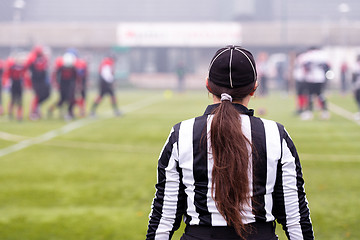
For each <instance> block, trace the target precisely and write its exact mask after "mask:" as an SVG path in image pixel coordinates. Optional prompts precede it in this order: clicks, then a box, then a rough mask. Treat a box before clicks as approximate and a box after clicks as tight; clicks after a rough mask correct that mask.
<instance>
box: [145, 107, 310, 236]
mask: <svg viewBox="0 0 360 240" xmlns="http://www.w3.org/2000/svg"><path fill="white" fill-rule="evenodd" d="M217 106H218V104H214V105H209V106H208V107H207V109H206V111H205V113H204V115H202V116H200V117H196V118H192V119H189V120H185V121H182V122H180V123H178V124H176V125H175V126H174V127H173V128H172V130H171V132H170V135H169V137H168V139H167V141H166V143H165V145H164V147H163V149H162V151H161V154H160V157H159V162H158V169H157V173H158V175H157V184H156V186H155V187H156V193H155V198H154V200H153V203H152V210H151V213H150V220H149V225H148V232H147V239H161V240H162V239H171V237H172V235H173V233H174V231H176V230H177V229H178V228H179V226H180V222H181V219H182V217H184V221H185V223H186V224H187V225H207V226H226V225H227V223H226V221H225V219H224V218H223V216H222V215H221V214H220V213H219V211H218V210H217V208H216V206H215V202H214V200H213V198H212V190H211V184H212V176H211V175H212V166H213V159H212V155H211V146H210V141H209V138H208V137H205V138H204V135H206V134H207V136H210V135H209V131H210V125H211V120H212V117H213V115H212V112H213V110H214V109H215V108H216V107H217ZM234 106H235V107H236V109H237V110H238V111H239V113H240V114H241V115H240V116H241V118H240V119H241V125H242V132H243V134H244V135H245V137H246V138H247V139H249V140H250V142H251V144H252V145H253V149H256V154H252V157H251V158H250V165H251V166H250V170H249V178H250V181H249V182H250V191H251V193H250V194H251V196H252V200H251V201H250V205H251V206H249V207H248V208H246V210H245V212H244V214H243V215H244V219H243V222H244V223H252V222H270V221H274V220H277V221H278V222H279V223H281V224H282V226H283V229H284V230H285V232H286V235H287V237H288V238H289V239H292V240H293V239H296V240H297V239H313V238H314V236H313V230H312V223H311V219H310V210H309V208H308V202H307V199H306V196H305V189H304V180H303V176H302V170H301V165H300V161H299V156H298V154H297V151H296V148H295V146H294V143H293V142H292V140H291V138H290V136H289V134H288V133H287V132H286V130H285V128H284V127H283V126H282V125H281V124H279V123H276V122H274V121H270V120H265V119H261V118H257V117H254V116H253V110H248V109H247V108H246V107H244V106H242V105H240V104H234ZM205 131H206V132H205ZM204 139H205V140H204Z"/></svg>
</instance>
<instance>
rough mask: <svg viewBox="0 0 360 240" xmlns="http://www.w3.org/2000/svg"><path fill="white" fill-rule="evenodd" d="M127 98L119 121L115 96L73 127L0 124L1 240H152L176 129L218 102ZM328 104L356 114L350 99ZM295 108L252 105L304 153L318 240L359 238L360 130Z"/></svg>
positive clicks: (274, 101) (122, 95)
mask: <svg viewBox="0 0 360 240" xmlns="http://www.w3.org/2000/svg"><path fill="white" fill-rule="evenodd" d="M4 95H5V96H4V98H7V95H6V94H4ZM92 97H93V96H90V97H89V99H92ZM118 98H119V103H120V105H121V108H122V110H123V111H124V112H125V115H124V116H123V117H121V118H116V117H112V114H111V111H110V110H111V109H110V106H109V100H108V99H104V101H103V103H102V104H101V105H100V107H99V109H98V117H97V118H95V119H85V120H76V121H73V122H72V123H69V122H65V121H64V120H62V119H59V118H57V117H55V118H53V119H43V120H41V121H34V122H32V121H29V120H27V119H25V120H24V121H23V122H17V121H9V120H8V119H7V117H6V116H3V117H0V155H2V156H1V157H0V239H1V240H15V239H16V240H50V239H51V240H60V239H65V240H85V239H86V240H89V239H95V240H101V239H104V240H105V239H106V240H111V239H114V240H115V239H116V240H138V239H144V238H145V234H146V230H147V221H148V214H149V212H150V205H151V202H152V198H153V196H154V191H155V189H154V184H155V181H156V164H157V158H158V155H159V153H160V151H161V148H162V146H163V144H164V142H165V140H166V138H167V136H168V133H169V131H170V128H171V127H172V126H173V125H174V124H175V123H177V122H179V121H181V120H184V119H186V118H191V117H194V116H197V115H200V114H202V113H203V111H204V109H205V106H206V105H207V104H209V103H210V102H211V101H210V98H209V97H208V95H207V93H206V91H189V92H186V93H183V94H176V93H174V94H170V92H165V94H164V92H163V91H155V90H153V91H145V90H131V91H130V90H129V91H120V92H118ZM26 99H29V96H27V97H26ZM5 100H6V99H5ZM53 100H54V99H53ZM329 100H330V102H331V103H333V104H336V105H337V106H340V107H341V108H343V109H345V110H347V111H350V112H355V111H356V107H355V103H354V101H353V99H352V96H351V95H349V96H346V97H342V96H339V95H336V94H332V95H329ZM47 104H48V103H46V105H47ZM294 106H295V103H294V97H292V96H290V97H284V96H281V95H278V94H273V95H271V96H269V97H267V98H261V97H255V98H254V99H253V101H252V102H251V103H250V107H252V108H255V110H259V109H261V108H265V109H266V115H265V116H264V117H265V118H268V119H272V120H276V121H278V122H281V123H283V124H284V125H285V126H286V128H287V130H288V132H289V133H290V135H291V137H292V138H293V140H294V142H295V144H296V146H297V149H298V152H299V155H300V158H301V161H302V165H303V171H304V177H305V181H306V186H305V187H306V191H307V196H308V200H309V202H310V208H311V216H312V221H313V224H314V231H315V236H316V238H317V239H323V240H329V239H334V240H335V239H336V240H339V239H360V228H359V227H358V226H359V223H358V221H359V219H360V210H359V207H360V201H359V196H360V174H359V172H360V147H359V145H360V125H359V124H357V123H355V122H353V121H350V120H348V119H346V118H344V117H343V116H340V115H337V114H335V113H332V116H331V119H330V120H328V121H324V120H320V119H318V118H315V119H314V120H312V121H301V120H300V119H299V118H298V116H296V115H295V114H294ZM45 108H46V106H44V109H43V110H44V111H45ZM44 134H45V135H44ZM183 227H184V226H182V227H181V229H180V230H179V231H178V232H177V233H176V234H175V236H174V238H173V239H179V238H180V236H181V231H182V229H183ZM278 227H279V229H277V232H278V233H279V237H280V239H286V238H285V237H284V234H283V233H282V231H281V229H280V226H278Z"/></svg>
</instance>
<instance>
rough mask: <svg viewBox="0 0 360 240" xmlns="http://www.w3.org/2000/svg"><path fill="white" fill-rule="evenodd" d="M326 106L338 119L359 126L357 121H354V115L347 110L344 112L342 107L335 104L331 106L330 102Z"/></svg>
mask: <svg viewBox="0 0 360 240" xmlns="http://www.w3.org/2000/svg"><path fill="white" fill-rule="evenodd" d="M328 106H329V110H330V111H331V112H333V113H335V114H336V115H339V116H340V117H343V118H345V119H347V120H350V121H352V122H354V123H356V124H357V125H359V126H360V122H359V121H356V120H355V119H354V114H353V113H351V112H349V111H348V110H345V109H344V108H342V107H339V106H338V105H336V104H333V103H331V102H328Z"/></svg>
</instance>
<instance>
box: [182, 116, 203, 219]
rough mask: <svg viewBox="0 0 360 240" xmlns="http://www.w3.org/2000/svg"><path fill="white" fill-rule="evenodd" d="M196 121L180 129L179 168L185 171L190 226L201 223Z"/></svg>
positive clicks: (185, 124)
mask: <svg viewBox="0 0 360 240" xmlns="http://www.w3.org/2000/svg"><path fill="white" fill-rule="evenodd" d="M194 122H195V119H194V118H192V119H189V120H186V121H183V122H182V123H181V125H180V129H179V142H178V148H179V166H180V168H181V169H182V170H183V183H184V185H185V186H186V189H185V191H186V194H187V207H188V209H187V213H188V214H189V215H190V216H191V221H190V224H194V225H197V224H199V222H200V219H199V214H198V213H197V212H196V209H195V205H194V202H195V191H194V190H195V186H194V184H195V180H194V172H193V162H194V156H193V126H194Z"/></svg>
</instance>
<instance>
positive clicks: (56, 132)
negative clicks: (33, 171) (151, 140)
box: [0, 96, 162, 158]
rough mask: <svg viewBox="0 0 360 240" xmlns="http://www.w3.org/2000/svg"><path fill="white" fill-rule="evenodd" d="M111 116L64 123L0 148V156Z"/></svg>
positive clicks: (130, 109) (127, 108)
mask: <svg viewBox="0 0 360 240" xmlns="http://www.w3.org/2000/svg"><path fill="white" fill-rule="evenodd" d="M161 99H162V97H161V98H160V97H159V96H155V97H150V98H147V99H143V100H141V101H138V102H135V103H132V104H129V105H127V106H124V107H123V112H124V113H130V112H133V111H136V110H138V109H140V108H143V107H146V106H149V105H151V104H154V103H156V102H159V101H160V100H161ZM111 117H113V114H112V112H111V111H109V112H107V113H105V114H104V116H103V117H101V118H97V119H92V118H84V119H79V120H76V121H74V122H71V123H68V124H66V125H65V126H63V127H61V128H58V129H54V130H51V131H49V132H47V133H44V134H42V135H40V136H38V137H35V138H32V139H27V140H23V141H21V142H19V143H16V144H14V145H11V146H9V147H6V148H3V149H0V158H1V157H3V156H6V155H8V154H10V153H13V152H17V151H20V150H22V149H25V148H27V147H30V146H32V145H35V144H39V143H43V142H46V141H49V140H51V139H53V138H55V137H58V136H61V135H64V134H66V133H69V132H71V131H73V130H75V129H78V128H81V127H84V126H86V125H89V124H91V123H93V122H96V121H99V120H103V119H108V118H111Z"/></svg>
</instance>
